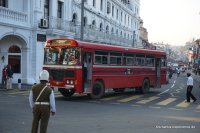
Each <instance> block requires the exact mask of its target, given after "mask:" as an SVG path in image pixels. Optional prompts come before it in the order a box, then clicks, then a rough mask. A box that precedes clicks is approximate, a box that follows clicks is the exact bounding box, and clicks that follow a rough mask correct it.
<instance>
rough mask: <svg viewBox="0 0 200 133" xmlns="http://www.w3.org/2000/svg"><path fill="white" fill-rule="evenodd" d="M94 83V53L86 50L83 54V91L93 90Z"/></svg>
mask: <svg viewBox="0 0 200 133" xmlns="http://www.w3.org/2000/svg"><path fill="white" fill-rule="evenodd" d="M91 83H92V53H91V52H85V53H84V56H83V92H84V93H90V92H91Z"/></svg>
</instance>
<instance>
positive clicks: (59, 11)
mask: <svg viewBox="0 0 200 133" xmlns="http://www.w3.org/2000/svg"><path fill="white" fill-rule="evenodd" d="M62 4H63V3H62V2H61V1H58V14H57V16H58V18H62Z"/></svg>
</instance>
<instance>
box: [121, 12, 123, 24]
mask: <svg viewBox="0 0 200 133" xmlns="http://www.w3.org/2000/svg"><path fill="white" fill-rule="evenodd" d="M122 20H123V13H122V11H121V22H122Z"/></svg>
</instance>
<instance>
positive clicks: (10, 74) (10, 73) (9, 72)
mask: <svg viewBox="0 0 200 133" xmlns="http://www.w3.org/2000/svg"><path fill="white" fill-rule="evenodd" d="M6 70H7V85H6V88H7V89H12V79H13V71H12V68H11V65H10V64H8V65H7V68H6Z"/></svg>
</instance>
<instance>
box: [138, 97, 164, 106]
mask: <svg viewBox="0 0 200 133" xmlns="http://www.w3.org/2000/svg"><path fill="white" fill-rule="evenodd" d="M158 98H160V97H156V96H152V97H149V98H148V99H144V100H141V101H139V102H137V103H139V104H146V103H148V102H151V101H153V100H156V99H158Z"/></svg>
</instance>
